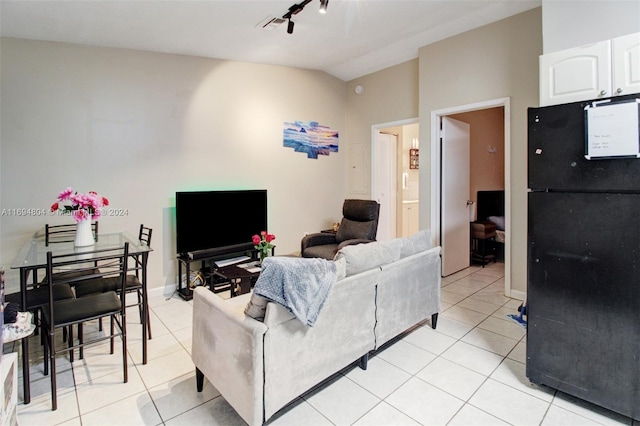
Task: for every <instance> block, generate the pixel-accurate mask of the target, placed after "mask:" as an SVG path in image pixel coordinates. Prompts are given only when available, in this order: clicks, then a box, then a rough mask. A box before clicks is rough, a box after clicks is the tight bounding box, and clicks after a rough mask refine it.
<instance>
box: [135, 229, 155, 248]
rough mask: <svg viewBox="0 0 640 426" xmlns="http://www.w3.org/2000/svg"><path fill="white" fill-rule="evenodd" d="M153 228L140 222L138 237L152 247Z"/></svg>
mask: <svg viewBox="0 0 640 426" xmlns="http://www.w3.org/2000/svg"><path fill="white" fill-rule="evenodd" d="M152 231H153V229H151V228H148V227H146V226H144V224H140V232H139V233H138V239H139V240H140V242H141V243H144V244H145V245H146V246H147V247H151V232H152Z"/></svg>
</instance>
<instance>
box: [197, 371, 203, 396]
mask: <svg viewBox="0 0 640 426" xmlns="http://www.w3.org/2000/svg"><path fill="white" fill-rule="evenodd" d="M203 387H204V373H203V372H202V371H200V369H199V368H198V367H196V390H197V391H198V392H202V388H203Z"/></svg>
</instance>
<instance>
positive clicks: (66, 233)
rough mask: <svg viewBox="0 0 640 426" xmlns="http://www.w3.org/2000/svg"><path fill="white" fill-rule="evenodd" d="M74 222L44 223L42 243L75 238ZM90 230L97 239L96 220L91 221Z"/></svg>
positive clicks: (62, 241)
mask: <svg viewBox="0 0 640 426" xmlns="http://www.w3.org/2000/svg"><path fill="white" fill-rule="evenodd" d="M76 228H77V227H76V224H73V223H69V224H65V225H49V224H48V223H47V224H46V225H44V244H45V246H48V245H49V243H65V242H69V241H73V240H75V238H76ZM91 231H92V232H93V238H94V239H95V240H96V241H98V221H97V220H96V221H95V222H92V223H91Z"/></svg>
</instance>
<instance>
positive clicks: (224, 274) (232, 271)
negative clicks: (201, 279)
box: [211, 262, 260, 297]
mask: <svg viewBox="0 0 640 426" xmlns="http://www.w3.org/2000/svg"><path fill="white" fill-rule="evenodd" d="M250 264H251V265H252V266H250V267H248V268H246V267H243V266H246V264H240V265H229V266H225V267H222V268H218V269H216V270H215V272H214V276H215V277H214V279H215V280H216V281H218V282H219V283H220V282H228V283H229V287H230V291H231V297H236V296H239V295H241V294H245V293H249V292H250V291H251V288H252V287H253V286H254V285H255V283H256V281H257V280H258V277H259V276H260V271H259V270H258V271H255V270H254V268H255V267H256V266H255V262H250ZM211 290H212V291H213V288H211Z"/></svg>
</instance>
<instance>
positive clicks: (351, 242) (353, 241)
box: [338, 238, 375, 250]
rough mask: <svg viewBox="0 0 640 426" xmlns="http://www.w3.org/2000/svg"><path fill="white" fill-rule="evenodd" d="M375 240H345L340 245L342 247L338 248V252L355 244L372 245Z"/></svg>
mask: <svg viewBox="0 0 640 426" xmlns="http://www.w3.org/2000/svg"><path fill="white" fill-rule="evenodd" d="M374 241H375V240H367V239H363V238H353V239H351V240H345V241H343V242H341V243H340V245H339V246H338V250H340V249H341V248H342V247H346V246H352V245H355V244H366V243H372V242H374Z"/></svg>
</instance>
